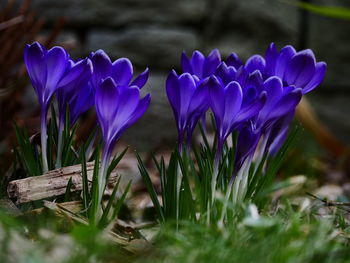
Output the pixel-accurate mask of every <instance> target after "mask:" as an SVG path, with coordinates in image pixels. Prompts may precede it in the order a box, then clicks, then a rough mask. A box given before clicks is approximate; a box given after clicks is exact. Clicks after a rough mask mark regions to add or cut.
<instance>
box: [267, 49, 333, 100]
mask: <svg viewBox="0 0 350 263" xmlns="http://www.w3.org/2000/svg"><path fill="white" fill-rule="evenodd" d="M265 60H266V64H265V70H264V73H265V74H267V75H268V76H278V77H279V78H280V79H281V80H283V83H285V84H286V85H288V86H295V87H296V88H301V89H302V92H303V94H306V93H308V92H310V91H311V90H313V89H314V88H316V87H317V86H318V85H320V84H321V82H322V81H323V79H324V76H325V74H326V68H327V65H326V63H325V62H316V59H315V55H314V53H313V52H312V50H310V49H306V50H301V51H299V52H296V51H295V49H294V48H293V47H292V46H285V47H284V48H282V49H281V51H280V52H278V51H277V49H276V46H275V44H274V43H271V44H270V46H269V48H268V49H267V50H266V53H265Z"/></svg>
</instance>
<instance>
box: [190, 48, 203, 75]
mask: <svg viewBox="0 0 350 263" xmlns="http://www.w3.org/2000/svg"><path fill="white" fill-rule="evenodd" d="M204 61H205V57H204V55H203V54H202V53H201V52H199V51H198V50H196V51H194V52H193V54H192V58H191V60H190V63H191V67H192V73H193V74H194V75H197V76H198V77H200V78H201V77H202V74H203V65H204Z"/></svg>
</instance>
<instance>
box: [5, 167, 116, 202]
mask: <svg viewBox="0 0 350 263" xmlns="http://www.w3.org/2000/svg"><path fill="white" fill-rule="evenodd" d="M86 168H87V175H88V180H89V182H91V181H92V175H93V170H94V162H89V163H87V166H86ZM116 177H117V173H116V171H113V172H112V174H111V176H110V183H113V182H115V181H116ZM70 178H72V187H71V192H75V191H80V190H82V187H83V183H82V175H81V165H80V164H78V165H74V166H68V167H63V168H59V169H56V170H52V171H49V172H48V173H46V174H44V175H40V176H33V177H28V178H24V179H19V180H14V181H11V182H10V183H9V185H8V188H7V193H8V196H9V198H12V199H14V200H15V202H16V204H22V203H27V202H31V201H37V200H41V199H45V198H49V197H56V196H60V195H63V194H64V193H65V192H66V188H67V184H68V181H69V179H70Z"/></svg>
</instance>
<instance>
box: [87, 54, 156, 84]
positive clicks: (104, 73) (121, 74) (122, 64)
mask: <svg viewBox="0 0 350 263" xmlns="http://www.w3.org/2000/svg"><path fill="white" fill-rule="evenodd" d="M90 59H91V61H92V64H93V68H94V72H93V76H92V84H93V86H94V87H95V89H97V87H98V86H99V85H100V84H101V82H102V81H103V80H104V79H106V78H108V77H111V78H112V79H113V80H114V82H115V83H116V84H117V85H120V86H136V87H138V88H139V89H141V88H142V87H143V86H144V85H145V84H146V82H147V80H148V75H149V70H148V68H146V69H145V71H143V72H142V73H141V74H140V75H138V76H137V77H136V78H135V79H134V80H133V81H131V80H132V78H133V72H134V70H133V66H132V64H131V62H130V60H129V59H127V58H119V59H117V60H116V61H114V62H112V61H111V59H110V58H109V56H108V55H107V54H106V53H105V52H104V51H103V50H101V49H99V50H97V51H96V52H92V53H91V54H90Z"/></svg>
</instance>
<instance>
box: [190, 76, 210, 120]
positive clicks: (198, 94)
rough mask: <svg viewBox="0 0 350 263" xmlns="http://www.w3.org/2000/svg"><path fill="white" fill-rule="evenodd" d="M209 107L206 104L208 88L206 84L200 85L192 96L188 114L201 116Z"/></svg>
mask: <svg viewBox="0 0 350 263" xmlns="http://www.w3.org/2000/svg"><path fill="white" fill-rule="evenodd" d="M208 107H209V103H208V87H207V85H206V82H204V83H201V84H200V85H199V86H198V87H197V88H196V90H195V92H194V93H193V95H192V99H191V103H190V106H189V108H188V112H189V114H193V113H194V112H197V113H199V114H200V115H202V114H203V113H204V111H206V110H207V109H208Z"/></svg>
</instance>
